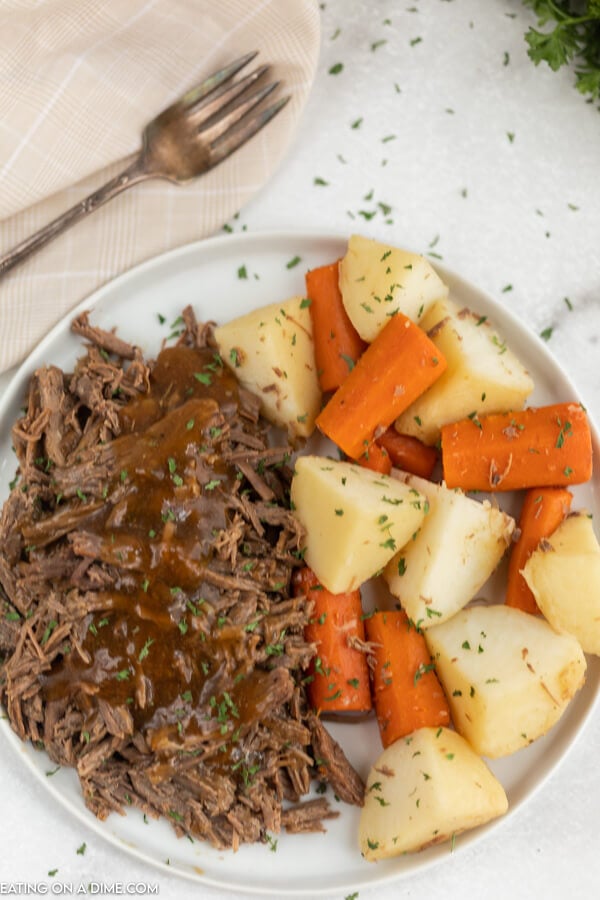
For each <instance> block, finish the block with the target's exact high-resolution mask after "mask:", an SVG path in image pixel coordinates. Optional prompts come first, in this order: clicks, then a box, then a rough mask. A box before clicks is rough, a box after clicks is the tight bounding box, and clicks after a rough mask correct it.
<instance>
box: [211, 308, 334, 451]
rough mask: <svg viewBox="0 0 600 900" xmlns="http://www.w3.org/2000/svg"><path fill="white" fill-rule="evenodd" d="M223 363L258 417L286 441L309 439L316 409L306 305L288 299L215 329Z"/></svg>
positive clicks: (316, 389)
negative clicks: (253, 398) (251, 398)
mask: <svg viewBox="0 0 600 900" xmlns="http://www.w3.org/2000/svg"><path fill="white" fill-rule="evenodd" d="M215 340H216V342H217V345H218V347H219V353H220V354H221V357H222V358H223V361H224V362H225V363H227V365H228V366H229V367H230V368H231V369H232V370H233V371H234V372H235V374H236V376H237V377H238V379H239V381H240V382H241V384H243V385H244V387H246V388H248V390H250V391H253V392H254V393H255V394H257V396H258V397H260V400H261V412H262V413H263V415H264V416H265V418H267V419H268V420H269V421H270V422H272V423H273V424H274V425H279V426H281V427H283V428H286V429H287V431H288V433H289V434H290V436H291V437H296V436H300V437H307V436H308V435H309V434H311V433H312V431H313V429H314V426H315V419H316V417H317V415H318V413H319V409H320V407H321V389H320V387H319V380H318V377H317V368H316V364H315V353H314V345H313V338H312V321H311V318H310V311H309V309H308V305H307V304H306V301H305V300H304V298H302V297H291V298H290V299H289V300H286V301H285V302H283V303H273V304H271V305H270V306H262V307H260V308H259V309H255V310H253V311H252V312H250V313H248V314H247V315H245V316H240V317H239V318H237V319H233V320H232V321H231V322H227V324H225V325H221V326H219V327H218V328H215Z"/></svg>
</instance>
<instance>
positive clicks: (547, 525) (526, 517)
mask: <svg viewBox="0 0 600 900" xmlns="http://www.w3.org/2000/svg"><path fill="white" fill-rule="evenodd" d="M572 499H573V494H572V493H571V492H570V491H568V490H567V489H566V488H551V487H550V488H549V487H545V488H531V489H530V490H529V491H527V493H526V494H525V499H524V500H523V506H522V507H521V515H520V517H519V539H518V540H517V541H516V543H514V544H513V546H512V550H511V553H510V559H509V562H508V579H507V585H506V605H507V606H514V607H516V608H517V609H522V610H523V612H528V613H532V614H534V615H535V614H536V613H539V609H538V605H537V603H536V602H535V597H534V596H533V594H532V592H531V590H530V588H529V585H528V584H527V582H526V581H525V579H524V578H523V576H522V575H521V569H522V568H523V566H524V565H525V563H526V562H527V560H528V559H529V557H530V556H531V554H532V553H533V551H534V550H535V549H536V547H537V545H538V544H539V542H540V541H541V540H542V538H545V537H549V536H550V535H551V534H552V532H553V531H555V530H556V529H557V528H558V526H559V525H560V523H561V522H562V520H563V519H564V518H565V516H566V515H567V513H568V512H569V510H570V508H571V501H572Z"/></svg>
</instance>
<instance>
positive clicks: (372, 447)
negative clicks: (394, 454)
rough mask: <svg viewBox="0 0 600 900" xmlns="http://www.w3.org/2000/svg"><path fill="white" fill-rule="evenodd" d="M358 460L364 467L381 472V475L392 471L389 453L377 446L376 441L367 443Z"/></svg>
mask: <svg viewBox="0 0 600 900" xmlns="http://www.w3.org/2000/svg"><path fill="white" fill-rule="evenodd" d="M358 462H359V464H360V465H361V466H362V467H363V468H364V469H371V471H373V472H381V474H382V475H389V474H390V472H391V471H392V460H391V458H390V455H389V453H388V452H387V450H385V449H384V448H383V447H380V446H379V443H378V442H377V441H374V442H373V443H372V444H369V446H368V447H367V449H366V450H365V452H364V453H363V454H362V456H361V457H360V459H359V460H358Z"/></svg>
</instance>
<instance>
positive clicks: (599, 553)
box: [522, 511, 600, 654]
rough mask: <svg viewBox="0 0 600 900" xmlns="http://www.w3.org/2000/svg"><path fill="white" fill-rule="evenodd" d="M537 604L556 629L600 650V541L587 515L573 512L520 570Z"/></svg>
mask: <svg viewBox="0 0 600 900" xmlns="http://www.w3.org/2000/svg"><path fill="white" fill-rule="evenodd" d="M522 573H523V578H524V579H525V581H526V582H527V584H528V585H529V588H530V590H531V592H532V593H533V596H534V597H535V600H536V603H537V605H538V606H539V608H540V610H541V611H542V613H543V615H544V616H545V617H546V619H547V620H548V622H550V624H551V625H552V627H553V628H554V629H556V631H561V632H567V633H568V634H572V635H574V636H575V637H576V638H577V640H578V641H579V643H580V644H581V646H582V648H583V650H584V652H585V653H596V654H600V545H599V544H598V540H597V538H596V535H595V534H594V526H593V524H592V519H591V517H590V516H589V515H588V514H587V513H586V512H585V511H581V512H577V513H572V514H571V515H570V516H568V517H567V518H566V519H565V520H564V521H563V522H562V524H561V525H559V526H558V528H557V529H556V531H554V532H553V534H551V535H550V537H549V538H546V539H544V540H543V541H542V542H541V543H540V545H539V546H538V548H537V550H534V552H533V553H532V555H531V556H530V557H529V559H528V560H527V563H526V564H525V566H524V568H523V569H522Z"/></svg>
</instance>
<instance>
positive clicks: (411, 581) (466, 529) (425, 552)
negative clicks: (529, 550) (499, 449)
mask: <svg viewBox="0 0 600 900" xmlns="http://www.w3.org/2000/svg"><path fill="white" fill-rule="evenodd" d="M401 477H402V480H403V481H404V482H405V483H406V484H407V485H408V486H409V487H411V488H413V489H415V490H417V491H419V493H420V494H424V496H425V497H427V501H428V505H429V509H428V513H427V516H426V518H425V521H424V522H423V525H422V526H421V529H420V530H419V533H418V534H417V535H416V537H415V539H414V541H410V542H409V543H408V544H407V545H406V546H405V547H404V548H402V549H401V550H400V552H399V553H397V554H396V555H395V556H394V557H393V559H392V560H390V562H389V563H388V565H387V566H386V568H385V570H384V573H383V574H384V577H385V580H386V581H387V584H388V587H389V589H390V591H391V592H392V594H394V596H395V597H397V598H398V599H399V601H400V604H401V606H402V608H403V609H404V610H405V611H406V613H407V615H408V616H409V617H410V618H411V619H412V620H413V622H416V623H418V625H419V627H420V628H429V627H430V626H432V625H436V624H439V623H440V622H443V621H445V620H446V619H449V618H450V617H451V616H453V615H454V614H455V613H456V612H458V610H459V609H462V607H463V606H465V605H466V604H467V603H468V602H469V600H472V599H473V597H474V596H475V594H476V593H477V591H478V590H479V588H480V587H481V586H482V585H483V584H484V583H485V582H486V581H487V579H488V578H489V577H490V575H491V574H492V572H493V571H494V569H495V568H496V566H497V565H498V563H499V562H500V559H501V558H502V556H503V554H504V552H505V550H506V548H507V547H508V545H509V544H510V541H511V535H512V533H513V531H514V528H515V522H514V519H512V518H511V517H510V516H509V515H507V514H506V513H504V512H502V510H500V509H498V508H497V507H495V506H492V504H491V503H489V501H487V500H485V501H483V502H481V501H479V500H474V499H472V498H471V497H467V496H466V495H465V494H463V493H462V491H459V490H448V489H447V488H446V487H444V486H443V485H439V484H434V483H433V482H431V481H426V480H425V479H423V478H417V476H416V475H406V474H402V476H401Z"/></svg>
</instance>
